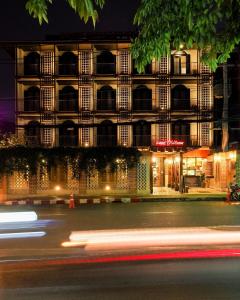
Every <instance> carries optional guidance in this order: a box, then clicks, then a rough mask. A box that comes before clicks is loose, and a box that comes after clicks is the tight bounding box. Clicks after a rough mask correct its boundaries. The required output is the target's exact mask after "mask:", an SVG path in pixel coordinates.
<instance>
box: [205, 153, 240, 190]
mask: <svg viewBox="0 0 240 300" xmlns="http://www.w3.org/2000/svg"><path fill="white" fill-rule="evenodd" d="M209 160H211V161H212V162H213V174H212V175H213V177H212V178H211V179H210V180H209V187H210V188H213V189H217V190H220V191H226V189H227V188H228V186H229V184H230V183H232V182H239V178H240V177H239V170H238V168H237V166H239V154H238V153H237V152H236V151H228V152H220V153H215V154H214V155H213V156H212V157H209ZM235 166H236V167H235Z"/></svg>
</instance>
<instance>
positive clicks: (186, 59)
mask: <svg viewBox="0 0 240 300" xmlns="http://www.w3.org/2000/svg"><path fill="white" fill-rule="evenodd" d="M171 72H172V74H176V75H184V74H190V55H189V54H187V53H186V52H185V51H176V52H175V53H174V54H172V55H171Z"/></svg>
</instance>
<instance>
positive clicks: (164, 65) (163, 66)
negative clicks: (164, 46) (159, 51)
mask: <svg viewBox="0 0 240 300" xmlns="http://www.w3.org/2000/svg"><path fill="white" fill-rule="evenodd" d="M168 69H169V66H168V57H167V56H165V57H161V59H160V61H159V73H160V74H168Z"/></svg>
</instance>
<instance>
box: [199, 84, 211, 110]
mask: <svg viewBox="0 0 240 300" xmlns="http://www.w3.org/2000/svg"><path fill="white" fill-rule="evenodd" d="M211 103H212V99H211V93H210V85H208V84H204V85H202V86H201V109H202V110H208V109H210V108H211Z"/></svg>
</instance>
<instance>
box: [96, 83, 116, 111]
mask: <svg viewBox="0 0 240 300" xmlns="http://www.w3.org/2000/svg"><path fill="white" fill-rule="evenodd" d="M97 110H106V111H114V110H116V91H115V90H114V89H113V88H112V87H110V86H103V87H101V88H100V89H99V90H98V91H97Z"/></svg>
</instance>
